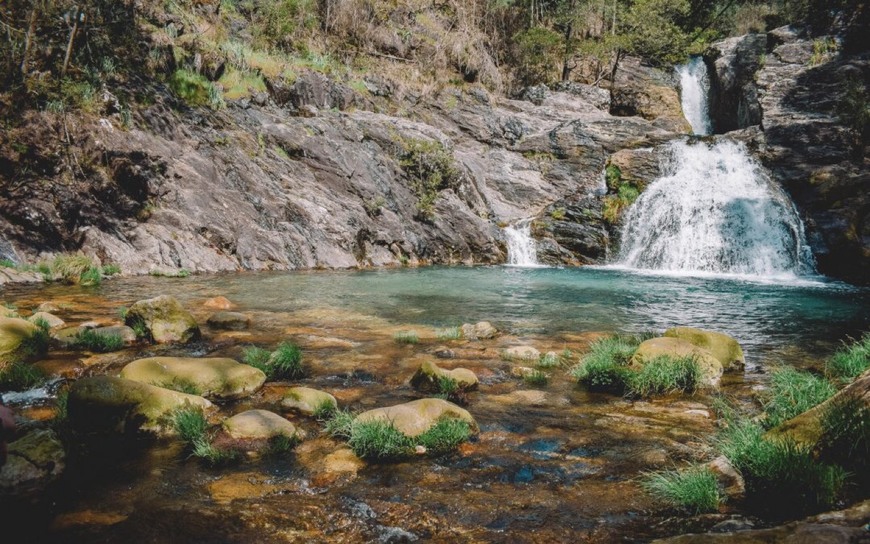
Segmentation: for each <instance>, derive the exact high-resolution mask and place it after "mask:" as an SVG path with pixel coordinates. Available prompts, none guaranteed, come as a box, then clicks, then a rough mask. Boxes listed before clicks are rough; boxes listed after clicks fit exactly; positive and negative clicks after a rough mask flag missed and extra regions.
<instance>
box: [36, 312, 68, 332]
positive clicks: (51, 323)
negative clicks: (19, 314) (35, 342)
mask: <svg viewBox="0 0 870 544" xmlns="http://www.w3.org/2000/svg"><path fill="white" fill-rule="evenodd" d="M40 319H41V320H42V321H45V322H46V323H47V324H48V328H50V329H57V328H60V327H63V326H64V325H66V322H65V321H64V320H63V319H61V318H59V317H57V316H56V315H53V314H50V313H48V312H36V313H35V314H33V315H32V316H30V317H28V318H27V320H28V321H30V322H31V323H33V324H34V325H35V324H36V322H37V321H39V320H40Z"/></svg>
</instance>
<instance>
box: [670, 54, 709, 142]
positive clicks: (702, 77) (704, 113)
mask: <svg viewBox="0 0 870 544" xmlns="http://www.w3.org/2000/svg"><path fill="white" fill-rule="evenodd" d="M677 73H678V74H680V87H681V89H682V91H681V92H680V102H681V105H682V107H683V115H684V116H685V117H686V121H688V122H689V124H690V125H692V132H693V133H695V134H697V135H699V136H706V135H708V134H711V133H712V132H713V126H712V123H711V122H710V114H709V111H708V105H707V94H708V93H709V91H710V80H709V79H708V77H707V65H706V64H704V59H703V58H701V57H691V58H690V59H689V62H687V63H686V64H681V65H679V66H677Z"/></svg>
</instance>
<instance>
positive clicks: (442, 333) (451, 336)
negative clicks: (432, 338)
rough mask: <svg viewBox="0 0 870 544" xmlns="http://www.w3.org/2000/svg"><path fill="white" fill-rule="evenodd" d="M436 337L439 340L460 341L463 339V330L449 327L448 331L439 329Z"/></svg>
mask: <svg viewBox="0 0 870 544" xmlns="http://www.w3.org/2000/svg"><path fill="white" fill-rule="evenodd" d="M436 335H437V336H438V340H460V339H461V338H462V328H461V327H447V328H446V329H438V331H437V332H436Z"/></svg>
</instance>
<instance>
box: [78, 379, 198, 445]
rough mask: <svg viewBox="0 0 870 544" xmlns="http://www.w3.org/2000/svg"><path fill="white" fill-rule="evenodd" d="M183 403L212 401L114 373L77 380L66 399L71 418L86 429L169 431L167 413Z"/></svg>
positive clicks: (187, 404)
mask: <svg viewBox="0 0 870 544" xmlns="http://www.w3.org/2000/svg"><path fill="white" fill-rule="evenodd" d="M185 406H190V407H198V408H202V409H208V408H211V407H212V403H211V402H209V401H208V400H206V399H204V398H202V397H200V396H197V395H188V394H185V393H179V392H178V391H172V390H171V389H164V388H162V387H157V386H154V385H148V384H145V383H140V382H136V381H133V380H126V379H124V378H116V377H113V376H94V377H90V378H82V379H80V380H77V381H76V382H75V383H74V384H73V385H72V387H71V388H70V391H69V400H68V410H69V419H70V421H71V422H72V424H73V425H74V426H75V427H77V428H79V429H81V430H85V431H116V432H129V431H137V430H140V429H141V430H144V431H152V432H158V433H167V432H169V433H171V432H172V429H171V426H169V425H167V418H166V416H168V415H170V414H171V413H172V412H173V411H174V410H177V409H178V408H182V407H185Z"/></svg>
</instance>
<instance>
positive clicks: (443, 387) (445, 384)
mask: <svg viewBox="0 0 870 544" xmlns="http://www.w3.org/2000/svg"><path fill="white" fill-rule="evenodd" d="M436 388H437V391H438V393H437V394H436V396H437V397H438V398H441V399H444V400H448V401H450V402H453V403H455V404H458V405H460V406H465V405H466V404H468V391H467V390H466V389H465V388H464V387H461V386H460V385H459V382H457V381H456V380H454V379H453V378H451V377H450V376H438V379H437V381H436Z"/></svg>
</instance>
